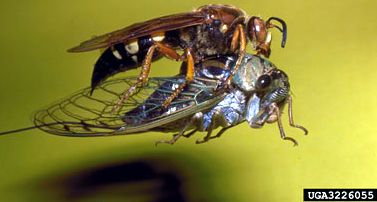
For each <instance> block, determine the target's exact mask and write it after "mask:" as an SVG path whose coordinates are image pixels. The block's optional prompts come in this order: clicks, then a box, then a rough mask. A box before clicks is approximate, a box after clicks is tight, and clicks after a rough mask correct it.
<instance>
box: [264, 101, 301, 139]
mask: <svg viewBox="0 0 377 202" xmlns="http://www.w3.org/2000/svg"><path fill="white" fill-rule="evenodd" d="M270 109H271V111H272V112H273V113H275V115H276V118H277V122H278V127H279V131H280V136H281V138H282V139H283V140H289V141H291V142H293V146H297V145H298V143H297V141H296V140H295V139H293V138H291V137H287V136H286V135H285V132H284V129H283V124H282V122H281V112H280V109H279V106H278V105H277V104H276V103H272V104H271V105H270Z"/></svg>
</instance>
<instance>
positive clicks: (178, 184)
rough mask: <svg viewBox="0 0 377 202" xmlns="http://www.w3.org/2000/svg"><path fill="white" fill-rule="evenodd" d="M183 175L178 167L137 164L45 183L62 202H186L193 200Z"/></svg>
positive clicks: (91, 170) (122, 164)
mask: <svg viewBox="0 0 377 202" xmlns="http://www.w3.org/2000/svg"><path fill="white" fill-rule="evenodd" d="M170 163H171V162H170ZM183 175H184V173H182V172H180V171H179V169H177V168H176V167H175V166H174V165H168V166H166V165H164V166H161V162H160V163H158V161H155V160H137V161H134V162H127V163H115V164H111V165H107V166H100V167H95V168H91V169H86V170H81V171H79V172H77V173H74V174H68V176H60V177H57V178H58V179H56V178H55V179H52V180H48V182H47V183H44V184H43V187H44V188H43V190H44V191H48V192H49V193H50V194H53V195H55V196H53V198H55V197H57V200H58V201H60V200H62V201H130V202H133V201H138V202H144V201H145V202H170V201H171V202H184V201H189V200H188V199H187V198H186V196H187V194H185V193H184V187H183V184H184V182H183V179H184V176H183ZM186 177H187V176H186ZM54 201H55V200H54Z"/></svg>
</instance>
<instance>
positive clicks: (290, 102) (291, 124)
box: [287, 96, 309, 135]
mask: <svg viewBox="0 0 377 202" xmlns="http://www.w3.org/2000/svg"><path fill="white" fill-rule="evenodd" d="M287 102H288V117H289V125H290V126H292V127H295V128H299V129H301V130H303V131H304V133H305V135H307V134H308V133H309V131H308V130H307V129H306V128H305V127H304V126H300V125H297V124H295V123H294V121H293V112H292V97H291V96H289V97H288V100H287Z"/></svg>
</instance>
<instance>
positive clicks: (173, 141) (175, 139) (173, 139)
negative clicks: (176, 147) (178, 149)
mask: <svg viewBox="0 0 377 202" xmlns="http://www.w3.org/2000/svg"><path fill="white" fill-rule="evenodd" d="M181 136H182V135H181V134H175V135H173V138H172V139H171V140H159V141H156V142H155V146H156V147H157V146H158V144H161V143H165V144H170V145H173V144H174V143H175V142H177V140H178V139H179V138H180V137H181Z"/></svg>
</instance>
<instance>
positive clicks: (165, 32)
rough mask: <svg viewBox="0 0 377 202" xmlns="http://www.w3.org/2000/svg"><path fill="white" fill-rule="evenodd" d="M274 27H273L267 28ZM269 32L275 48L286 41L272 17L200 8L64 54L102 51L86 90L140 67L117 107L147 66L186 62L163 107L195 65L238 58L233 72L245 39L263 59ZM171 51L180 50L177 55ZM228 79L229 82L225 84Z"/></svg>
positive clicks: (145, 75)
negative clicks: (274, 32) (277, 40)
mask: <svg viewBox="0 0 377 202" xmlns="http://www.w3.org/2000/svg"><path fill="white" fill-rule="evenodd" d="M273 21H276V22H279V23H280V24H281V25H282V26H281V27H279V26H277V25H275V24H273ZM270 28H277V29H279V30H280V31H281V32H282V33H283V37H282V42H281V46H282V47H284V45H285V42H286V37H287V26H286V23H285V22H284V21H283V20H282V19H280V18H277V17H271V18H269V19H268V20H267V21H264V20H262V19H261V18H260V17H257V16H252V17H248V16H247V15H246V13H245V12H244V11H242V10H241V9H239V8H236V7H234V6H228V5H212V4H211V5H205V6H202V7H199V8H198V9H195V10H194V11H191V12H186V13H179V14H173V15H168V16H164V17H159V18H155V19H151V20H148V21H145V22H141V23H136V24H133V25H130V26H128V27H125V28H123V29H120V30H117V31H114V32H111V33H107V34H104V35H101V36H97V37H94V38H92V39H90V40H88V41H84V42H82V43H81V44H80V45H78V46H77V47H74V48H71V49H69V50H68V51H69V52H83V51H91V50H95V49H106V50H105V51H104V52H103V53H102V55H101V56H100V58H99V59H98V60H97V62H96V64H95V66H94V70H93V74H92V81H91V88H92V91H93V90H94V89H95V88H96V86H98V85H99V84H100V83H101V82H102V81H104V80H105V79H106V78H108V77H109V76H112V75H114V74H116V73H119V72H123V71H127V70H129V69H133V68H137V67H139V66H141V67H142V71H141V73H140V75H139V77H138V79H136V80H135V82H134V83H133V84H132V85H130V86H129V87H128V88H127V89H128V90H126V89H125V92H124V94H123V96H122V97H121V98H120V100H119V101H118V104H117V105H116V106H115V107H116V108H115V109H114V110H113V111H116V110H117V108H118V107H120V106H121V105H122V102H123V101H124V100H126V99H127V98H128V97H129V96H130V95H131V94H132V93H133V92H134V91H135V89H136V87H137V86H138V85H145V84H146V83H147V81H148V77H149V72H150V66H151V63H152V61H155V60H158V59H160V58H161V57H163V56H165V57H167V58H171V59H174V60H177V61H187V64H188V65H187V67H188V71H187V72H186V75H185V80H186V82H184V83H182V84H181V85H180V86H179V87H178V88H177V89H176V90H175V91H176V93H174V94H172V96H171V97H169V98H168V99H167V100H166V101H165V103H164V106H165V107H167V106H168V105H169V104H170V102H171V101H172V100H173V99H174V98H175V95H177V94H179V92H180V91H182V90H183V88H184V87H185V86H186V84H187V83H189V82H191V81H192V80H193V79H194V72H195V70H194V66H195V63H199V62H201V61H203V60H204V59H205V58H207V57H210V56H216V55H226V54H234V53H236V54H238V61H237V62H236V66H235V67H234V68H233V69H234V71H233V72H232V74H234V72H235V71H236V70H237V68H238V67H239V65H240V63H241V61H242V57H243V55H244V52H245V49H246V43H247V39H249V40H250V41H251V44H252V47H253V49H254V50H256V52H257V54H259V55H264V56H265V57H269V55H270V44H271V33H270V32H269V31H268V29H270ZM177 51H183V54H180V53H179V52H177ZM230 80H231V77H229V79H228V82H229V81H230Z"/></svg>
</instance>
